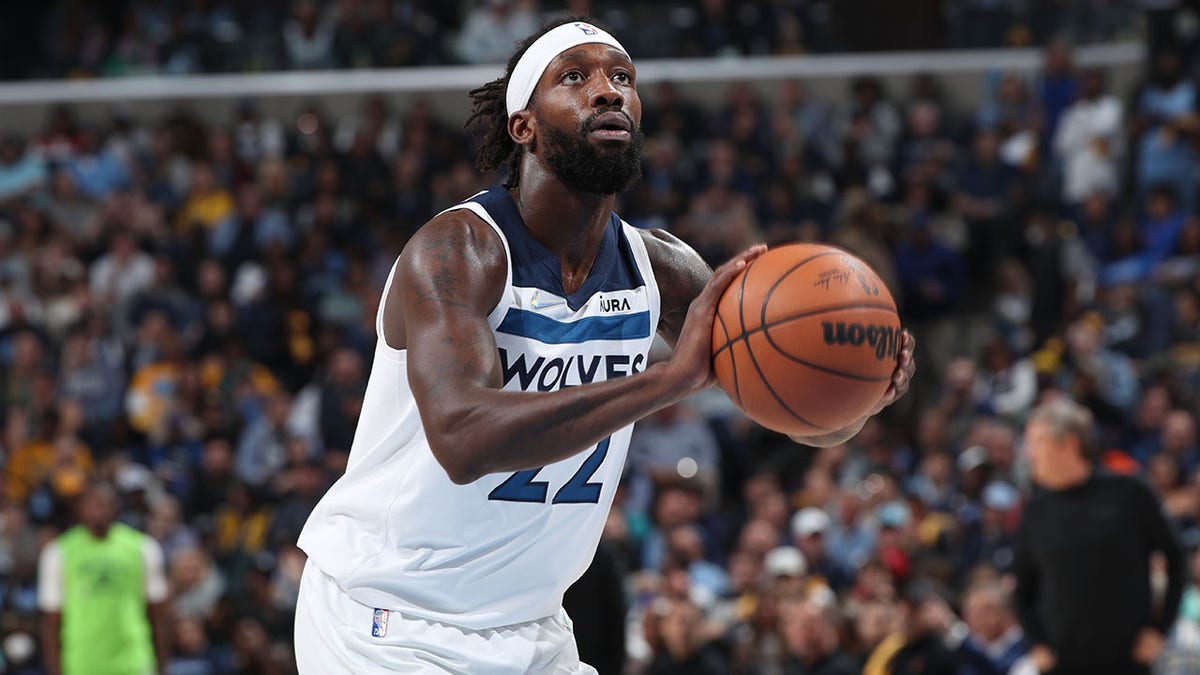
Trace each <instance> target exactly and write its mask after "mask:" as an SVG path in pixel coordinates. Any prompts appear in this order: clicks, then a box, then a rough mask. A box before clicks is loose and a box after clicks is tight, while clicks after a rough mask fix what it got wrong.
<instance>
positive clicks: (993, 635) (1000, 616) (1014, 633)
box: [958, 583, 1029, 675]
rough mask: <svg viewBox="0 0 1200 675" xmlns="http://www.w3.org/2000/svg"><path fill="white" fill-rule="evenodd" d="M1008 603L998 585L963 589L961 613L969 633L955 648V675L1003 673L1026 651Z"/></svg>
mask: <svg viewBox="0 0 1200 675" xmlns="http://www.w3.org/2000/svg"><path fill="white" fill-rule="evenodd" d="M1009 603H1010V600H1009V598H1008V593H1007V592H1006V591H1005V589H1004V588H1003V587H1002V586H1001V585H999V584H995V583H990V584H986V585H981V586H974V587H972V588H969V589H967V591H966V593H965V594H964V595H963V602H962V604H963V612H962V614H963V621H964V622H965V623H966V627H967V630H968V631H969V632H968V633H967V635H966V638H965V639H964V640H963V641H962V642H961V643H960V644H959V647H958V657H959V670H958V675H1005V674H1006V673H1009V672H1010V671H1011V669H1012V668H1013V666H1014V665H1015V664H1016V663H1017V662H1018V661H1019V660H1020V659H1021V658H1022V657H1024V656H1025V654H1026V653H1027V652H1028V651H1029V643H1028V642H1027V641H1026V640H1025V635H1024V633H1022V632H1021V626H1020V625H1018V624H1017V619H1016V615H1015V614H1013V611H1012V607H1011V606H1010V604H1009Z"/></svg>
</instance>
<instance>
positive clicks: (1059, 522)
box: [1014, 399, 1184, 675]
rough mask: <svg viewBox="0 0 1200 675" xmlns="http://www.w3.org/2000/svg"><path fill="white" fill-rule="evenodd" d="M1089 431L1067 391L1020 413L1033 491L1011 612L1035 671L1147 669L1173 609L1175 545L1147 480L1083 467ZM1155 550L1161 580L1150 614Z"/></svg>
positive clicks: (1113, 673) (1089, 455)
mask: <svg viewBox="0 0 1200 675" xmlns="http://www.w3.org/2000/svg"><path fill="white" fill-rule="evenodd" d="M1092 430H1093V420H1092V415H1091V413H1090V412H1088V410H1087V409H1086V408H1083V407H1082V406H1079V405H1077V404H1075V403H1073V402H1071V401H1070V400H1067V399H1055V400H1052V401H1049V402H1047V403H1045V404H1042V405H1040V406H1038V407H1037V408H1036V409H1035V410H1034V411H1033V413H1032V414H1031V415H1030V418H1029V423H1028V424H1027V426H1026V428H1025V445H1026V452H1027V453H1028V456H1029V462H1030V468H1031V470H1032V475H1033V480H1034V482H1035V483H1037V485H1038V487H1039V488H1041V489H1040V490H1039V491H1037V492H1036V493H1035V495H1034V497H1033V498H1032V499H1031V500H1030V502H1029V505H1028V506H1027V507H1026V509H1025V513H1024V516H1023V518H1022V519H1021V527H1020V532H1019V533H1018V540H1017V551H1016V561H1015V564H1014V568H1015V571H1016V576H1017V592H1016V605H1017V612H1018V614H1019V616H1020V619H1021V625H1022V627H1023V628H1024V630H1025V633H1026V635H1027V636H1028V638H1029V640H1030V642H1031V643H1033V644H1034V645H1036V646H1035V647H1034V649H1033V651H1032V652H1030V656H1031V657H1032V658H1033V660H1034V662H1035V664H1036V665H1037V666H1038V668H1039V670H1040V671H1041V672H1043V673H1054V674H1055V675H1083V674H1085V673H1086V674H1087V675H1127V674H1128V675H1141V674H1148V673H1149V672H1150V667H1149V666H1150V664H1152V663H1153V662H1154V661H1155V660H1156V659H1157V658H1158V655H1159V652H1161V651H1162V645H1163V636H1164V635H1165V634H1166V633H1167V631H1168V630H1169V629H1170V627H1171V625H1172V623H1173V622H1174V621H1175V615H1176V613H1177V612H1178V610H1179V601H1180V598H1181V597H1182V594H1183V583H1184V558H1183V551H1182V550H1181V548H1180V546H1179V542H1178V541H1177V539H1176V537H1175V535H1174V533H1173V532H1172V531H1171V527H1170V525H1169V523H1168V522H1167V520H1166V517H1165V516H1164V515H1163V512H1162V508H1161V506H1160V505H1159V502H1158V499H1157V498H1156V497H1155V495H1154V493H1153V492H1151V490H1150V488H1149V486H1147V485H1146V484H1144V483H1143V482H1142V481H1140V480H1138V479H1136V478H1132V477H1128V476H1118V475H1112V474H1108V473H1105V472H1103V471H1101V470H1098V469H1097V468H1096V467H1094V466H1093V464H1092V459H1093V457H1094V451H1093V445H1092V438H1091V437H1092ZM1156 551H1157V552H1159V553H1161V554H1162V555H1163V556H1164V557H1165V558H1166V561H1167V579H1168V581H1167V592H1166V597H1165V598H1164V600H1163V602H1162V606H1161V607H1160V608H1159V610H1158V611H1157V612H1154V611H1152V609H1153V607H1152V602H1153V601H1152V598H1151V590H1150V559H1151V555H1152V554H1153V553H1154V552H1156Z"/></svg>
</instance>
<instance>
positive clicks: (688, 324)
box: [666, 244, 767, 398]
mask: <svg viewBox="0 0 1200 675" xmlns="http://www.w3.org/2000/svg"><path fill="white" fill-rule="evenodd" d="M766 250H767V247H766V246H764V245H762V244H759V245H757V246H753V247H751V248H749V249H747V250H745V251H743V252H742V253H740V254H738V255H736V256H734V257H733V258H732V259H730V261H729V262H727V263H725V264H724V265H721V266H720V267H718V268H717V269H716V271H715V272H713V275H712V277H710V278H709V280H708V283H707V284H705V285H704V288H703V289H702V290H701V291H700V294H699V295H697V296H696V299H695V300H692V304H691V305H689V306H688V312H687V317H685V318H684V320H683V327H682V328H681V329H680V330H679V340H677V341H676V342H675V354H674V355H673V356H672V357H671V360H670V361H668V362H667V364H666V365H667V367H668V368H670V372H671V373H672V377H677V378H678V380H677V382H676V383H677V384H678V386H679V391H680V393H681V398H682V397H686V396H688V395H690V394H693V393H695V392H697V391H701V390H703V389H706V388H708V387H710V386H712V384H713V382H714V381H715V379H716V378H715V377H714V376H713V372H712V325H713V317H715V316H716V312H717V302H718V301H720V299H721V294H722V293H724V292H725V289H726V287H728V286H729V283H730V282H731V281H733V278H734V277H735V276H737V274H738V272H741V271H742V269H743V268H745V267H746V265H748V264H750V261H752V260H754V259H755V258H757V257H758V256H760V255H762V254H763V253H765V252H766Z"/></svg>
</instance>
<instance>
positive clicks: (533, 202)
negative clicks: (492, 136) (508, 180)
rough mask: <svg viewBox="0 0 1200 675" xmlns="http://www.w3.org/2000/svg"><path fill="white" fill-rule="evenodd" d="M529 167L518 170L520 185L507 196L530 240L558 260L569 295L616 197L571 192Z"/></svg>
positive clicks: (587, 263)
mask: <svg viewBox="0 0 1200 675" xmlns="http://www.w3.org/2000/svg"><path fill="white" fill-rule="evenodd" d="M530 164H532V163H527V164H526V165H525V166H523V167H522V172H521V183H520V185H519V186H518V187H517V188H516V189H515V190H512V191H510V194H511V195H512V198H513V200H514V201H515V202H516V204H517V210H518V211H519V212H520V213H521V219H522V220H524V221H525V227H526V228H528V229H529V232H530V234H532V235H533V238H534V239H537V240H538V242H540V243H541V244H542V245H543V246H545V247H546V248H547V249H549V250H550V252H552V253H554V254H555V255H556V256H558V260H559V265H560V266H561V268H562V273H563V285H564V287H566V288H567V290H568V292H570V287H571V286H577V285H578V284H582V282H583V279H584V278H586V276H587V273H588V271H590V270H591V267H592V263H593V262H594V261H595V259H596V253H597V251H599V250H600V241H601V240H602V239H603V237H604V228H605V227H606V226H607V224H608V221H609V217H610V215H611V214H612V210H613V206H614V204H615V203H616V195H594V194H584V193H580V192H575V191H573V190H570V189H568V188H567V187H566V186H564V185H563V184H562V183H561V182H560V181H559V180H558V179H557V177H555V176H553V175H552V174H550V172H549V171H548V170H546V169H541V170H538V169H534V170H531V171H526V170H525V169H527V168H529V167H530ZM539 168H540V167H539Z"/></svg>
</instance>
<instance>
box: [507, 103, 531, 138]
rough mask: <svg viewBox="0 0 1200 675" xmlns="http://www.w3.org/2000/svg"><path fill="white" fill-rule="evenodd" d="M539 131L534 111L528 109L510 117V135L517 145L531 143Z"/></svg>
mask: <svg viewBox="0 0 1200 675" xmlns="http://www.w3.org/2000/svg"><path fill="white" fill-rule="evenodd" d="M536 131H537V120H536V119H534V117H533V112H532V111H530V110H528V109H526V110H522V111H520V112H516V113H513V114H512V115H509V117H508V135H509V136H511V137H512V139H513V142H514V143H516V144H517V145H531V144H532V143H533V137H534V134H535V132H536Z"/></svg>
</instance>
